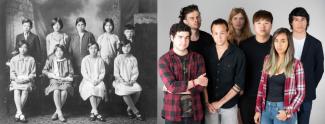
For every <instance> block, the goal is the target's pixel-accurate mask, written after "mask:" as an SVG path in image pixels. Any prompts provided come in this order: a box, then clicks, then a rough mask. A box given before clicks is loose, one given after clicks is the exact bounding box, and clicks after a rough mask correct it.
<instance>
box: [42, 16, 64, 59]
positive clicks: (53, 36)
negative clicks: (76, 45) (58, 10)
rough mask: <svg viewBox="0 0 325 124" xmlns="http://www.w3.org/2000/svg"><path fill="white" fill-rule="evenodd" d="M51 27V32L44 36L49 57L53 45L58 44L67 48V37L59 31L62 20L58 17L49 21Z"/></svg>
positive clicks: (61, 26)
mask: <svg viewBox="0 0 325 124" xmlns="http://www.w3.org/2000/svg"><path fill="white" fill-rule="evenodd" d="M51 26H52V28H53V32H52V33H50V34H48V35H47V36H46V53H47V55H50V54H52V53H53V50H54V48H55V45H57V44H60V45H64V46H65V47H67V39H68V35H67V34H66V33H62V32H61V30H62V28H63V22H62V19H61V18H59V17H55V18H53V19H52V21H51Z"/></svg>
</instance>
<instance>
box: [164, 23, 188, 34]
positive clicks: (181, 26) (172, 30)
mask: <svg viewBox="0 0 325 124" xmlns="http://www.w3.org/2000/svg"><path fill="white" fill-rule="evenodd" d="M180 31H185V32H188V33H190V36H191V28H190V27H189V26H187V25H186V24H184V23H175V24H173V25H172V27H170V30H169V35H172V36H173V37H174V36H175V35H176V33H177V32H180Z"/></svg>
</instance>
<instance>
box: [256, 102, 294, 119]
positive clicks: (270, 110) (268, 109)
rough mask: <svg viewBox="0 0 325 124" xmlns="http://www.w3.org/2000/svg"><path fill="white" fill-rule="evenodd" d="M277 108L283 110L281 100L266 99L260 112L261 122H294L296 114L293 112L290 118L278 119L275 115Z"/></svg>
mask: <svg viewBox="0 0 325 124" xmlns="http://www.w3.org/2000/svg"><path fill="white" fill-rule="evenodd" d="M279 110H284V106H283V102H269V101H266V106H265V110H264V111H263V112H262V117H261V124H295V123H296V120H297V114H296V113H294V114H293V115H292V117H291V118H289V119H287V120H286V121H280V120H278V118H277V117H276V116H277V114H278V111H279Z"/></svg>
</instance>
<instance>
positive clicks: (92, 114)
mask: <svg viewBox="0 0 325 124" xmlns="http://www.w3.org/2000/svg"><path fill="white" fill-rule="evenodd" d="M89 120H90V121H95V120H96V116H95V114H94V113H90V116H89Z"/></svg>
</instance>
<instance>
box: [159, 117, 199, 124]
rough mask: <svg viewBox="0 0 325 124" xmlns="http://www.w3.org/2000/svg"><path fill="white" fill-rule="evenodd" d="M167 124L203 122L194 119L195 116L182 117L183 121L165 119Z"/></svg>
mask: <svg viewBox="0 0 325 124" xmlns="http://www.w3.org/2000/svg"><path fill="white" fill-rule="evenodd" d="M165 124H201V122H200V121H194V120H193V118H191V117H189V118H182V121H181V122H172V121H167V120H165Z"/></svg>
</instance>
